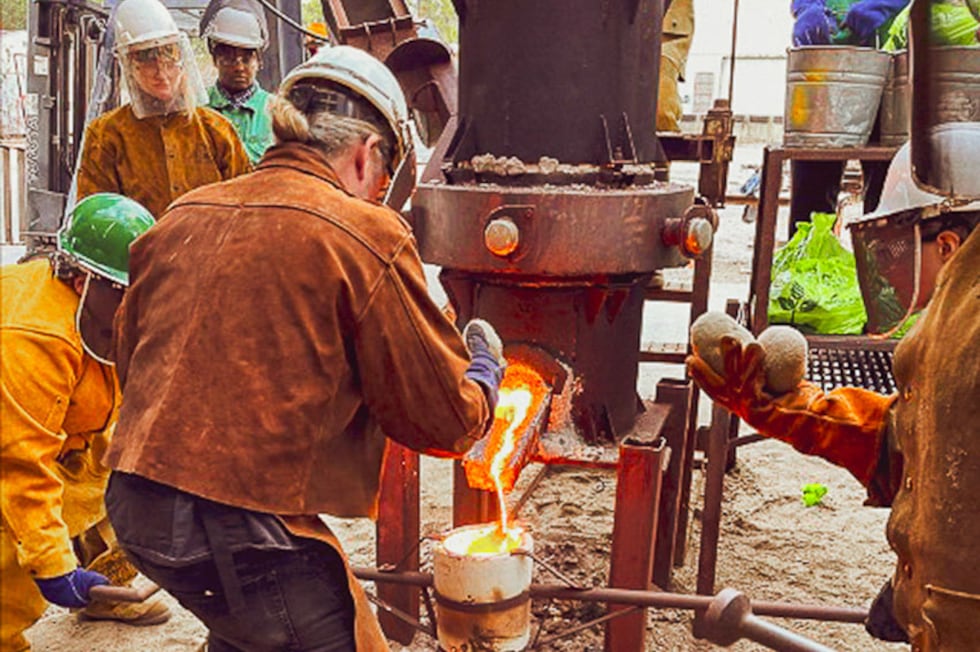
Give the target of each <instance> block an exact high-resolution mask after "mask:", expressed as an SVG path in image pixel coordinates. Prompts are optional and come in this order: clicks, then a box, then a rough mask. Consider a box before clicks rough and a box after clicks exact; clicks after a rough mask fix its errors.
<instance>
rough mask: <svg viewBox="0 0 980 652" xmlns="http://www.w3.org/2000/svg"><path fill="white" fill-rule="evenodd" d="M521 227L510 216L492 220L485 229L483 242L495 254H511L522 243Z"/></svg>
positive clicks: (501, 255)
mask: <svg viewBox="0 0 980 652" xmlns="http://www.w3.org/2000/svg"><path fill="white" fill-rule="evenodd" d="M520 239H521V234H520V229H518V228H517V225H516V224H514V222H513V221H511V219H510V218H509V217H498V218H496V219H493V220H490V222H488V223H487V227H486V228H485V229H484V230H483V243H484V244H485V245H486V246H487V249H488V250H489V251H490V253H492V254H493V255H495V256H500V257H504V256H509V255H510V254H512V253H514V251H516V250H517V247H518V245H519V244H520Z"/></svg>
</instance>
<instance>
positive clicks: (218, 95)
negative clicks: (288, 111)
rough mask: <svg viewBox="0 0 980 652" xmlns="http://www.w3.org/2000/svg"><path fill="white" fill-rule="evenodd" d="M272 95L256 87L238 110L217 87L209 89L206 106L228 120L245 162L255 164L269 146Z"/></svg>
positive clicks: (270, 138) (270, 142) (271, 137)
mask: <svg viewBox="0 0 980 652" xmlns="http://www.w3.org/2000/svg"><path fill="white" fill-rule="evenodd" d="M270 97H272V95H271V94H270V93H269V92H267V91H265V90H263V89H262V87H261V86H258V85H256V87H255V92H254V93H252V96H251V97H250V98H248V100H247V101H246V102H245V103H244V104H242V105H241V106H239V107H236V106H235V105H234V104H232V102H231V100H229V99H228V98H227V97H226V96H225V95H224V94H223V93H222V92H221V91H220V90H218V86H217V84H215V85H214V86H212V87H211V88H209V89H208V106H209V107H211V108H212V109H214V110H215V111H217V112H218V113H220V114H221V115H223V116H225V117H226V118H228V120H230V121H231V123H232V124H233V125H235V131H236V132H238V137H239V138H241V140H242V144H243V145H244V146H245V151H246V152H247V153H248V158H249V159H250V160H251V161H252V163H256V162H257V161H258V160H259V159H260V158H262V155H263V154H265V150H266V149H268V148H269V146H270V145H272V142H273V136H272V119H271V118H270V116H269V109H268V106H267V104H268V102H269V98H270Z"/></svg>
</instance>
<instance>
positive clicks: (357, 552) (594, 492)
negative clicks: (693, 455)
mask: <svg viewBox="0 0 980 652" xmlns="http://www.w3.org/2000/svg"><path fill="white" fill-rule="evenodd" d="M759 151H761V148H744V147H743V148H740V149H739V151H738V153H737V158H736V162H735V164H734V165H733V167H732V183H733V185H734V184H740V183H741V181H742V180H744V178H745V177H746V176H747V175H748V173H749V172H750V170H749V169H748V168H747V167H744V166H743V165H742V163H755V164H758V162H759V160H760V156H759ZM739 156H740V157H741V161H740V160H739ZM678 172H681V173H690V170H686V171H685V170H678ZM736 187H737V185H736ZM741 214H742V207H731V208H729V209H727V210H725V211H724V212H723V214H722V221H721V228H720V230H719V233H718V237H717V240H716V248H715V265H714V274H713V283H712V299H711V302H712V305H713V306H714V307H721V306H723V305H724V302H725V299H727V298H729V297H734V298H741V299H744V298H745V296H746V295H747V287H748V272H749V264H750V261H751V252H752V241H753V237H754V227H753V226H752V225H748V224H745V223H743V222H742V220H741ZM685 274H689V270H670V271H669V272H668V273H667V277H668V279H672V278H681V277H683V276H684V275H685ZM437 294H438V293H437ZM685 324H686V316H685V307H683V306H670V305H659V304H658V305H652V306H649V307H648V308H647V312H646V315H645V323H644V340H664V341H670V340H677V339H679V338H680V337H682V336H683V334H684V330H685V328H686V326H685ZM681 374H682V370H681V368H680V367H677V366H670V365H644V366H643V368H642V369H641V377H640V384H639V386H640V392H641V395H643V396H644V397H650V396H651V395H652V392H653V387H654V385H655V383H656V380H657V379H658V378H659V377H662V376H670V377H678V376H680V375H681ZM702 403H706V401H702ZM702 413H706V408H705V406H704V405H702ZM706 420H707V419H706V416H702V422H705V421H706ZM534 471H535V469H534V468H533V467H531V468H529V469H528V470H527V471H526V472H525V473H524V475H523V476H522V483H526V482H527V481H528V479H529V478H531V477H532V476H533V475H534ZM810 482H819V483H822V484H824V485H826V486H827V487H828V489H829V491H828V493H827V495H826V496H825V497H824V499H823V501H822V503H821V504H819V505H818V506H816V507H812V508H807V507H805V506H804V505H803V503H802V501H801V499H800V491H801V487H802V486H803V485H804V484H806V483H810ZM702 484H703V476H702V474H701V472H700V471H695V474H694V487H693V491H692V518H691V527H690V531H689V536H688V541H689V546H688V554H687V558H686V560H685V561H686V563H685V565H684V567H683V568H680V569H678V570H677V572H676V574H675V584H676V586H675V590H677V591H681V592H690V593H693V591H694V586H695V580H696V566H697V547H698V540H699V533H700V521H699V517H700V506H701V501H702V495H703V490H702ZM520 488H521V484H519V485H518V490H520ZM422 492H423V498H422V504H423V505H422V518H423V531H424V532H433V533H434V532H439V531H443V530H444V529H446V528H447V527H448V526H449V524H450V522H451V503H450V501H451V468H450V466H449V464H448V463H447V462H445V461H442V460H434V459H428V458H426V459H424V460H423V465H422ZM515 495H517V494H515ZM614 497H615V476H614V474H612V473H611V472H608V473H607V472H599V471H588V470H581V469H551V470H550V472H549V474H548V475H547V477H546V478H545V479H544V481H543V482H542V483H541V484H540V485H539V486H538V488H537V490H536V491H535V492H534V493H533V495H532V496H531V498H530V500H529V501H528V503H527V505H526V506H525V508H524V511H523V513H522V518H523V519H524V520H525V521H526V523H527V525H528V527H529V528H530V529H531V531H532V532H533V533H534V536H535V539H536V542H537V544H536V547H537V551H538V553H539V554H540V555H541V556H542V557H543V558H544V559H546V560H548V561H549V562H551V563H552V564H553V565H555V566H557V567H559V568H560V569H561V570H562V571H563V572H565V573H566V574H568V575H570V576H571V577H572V578H573V579H575V580H576V581H577V582H578V583H580V584H585V585H594V586H603V585H605V581H606V577H607V574H608V564H609V558H608V550H609V545H610V541H611V537H612V527H613V501H614ZM863 497H864V496H863V491H862V490H861V487H860V486H859V485H858V483H857V482H856V481H854V480H853V479H852V478H851V477H850V476H849V475H848V474H847V473H846V472H843V471H841V470H839V469H837V468H834V467H832V466H831V465H829V464H826V463H824V462H822V461H821V460H818V459H814V458H806V457H804V456H802V455H800V454H798V453H796V452H795V451H793V450H792V449H791V448H789V447H788V446H786V445H783V444H780V443H778V442H763V443H757V444H753V445H751V446H747V447H744V448H742V449H739V454H738V463H737V465H736V467H735V469H734V470H733V471H732V472H731V473H730V474H729V476H728V477H727V478H726V484H725V501H724V513H723V519H722V528H723V530H722V535H721V543H720V545H719V560H718V572H717V582H716V586H717V587H718V588H721V587H734V588H736V589H739V590H741V591H743V592H744V593H746V594H747V595H749V596H750V597H754V598H757V599H765V600H782V601H788V602H806V603H819V604H826V605H839V606H843V605H847V606H866V605H867V604H868V603H869V602H870V600H871V599H872V598H873V596H874V595H875V593H876V592H877V589H878V587H879V586H880V584H881V583H882V582H883V581H884V580H885V579H886V578H887V577H888V576H889V574H890V572H891V567H892V563H893V557H892V555H891V553H890V551H889V549H888V546H887V544H886V542H885V537H884V529H885V520H886V518H887V510H881V509H871V508H866V507H862V505H861V502H862V500H863ZM330 523H331V526H332V527H333V528H334V529H335V531H336V532H337V534H338V536H339V537H340V538H341V540H342V541H343V543H344V545H345V548H346V549H347V551H348V553H349V554H350V556H351V558H352V560H353V562H354V563H355V564H357V565H373V563H374V524H373V523H370V522H368V521H366V520H353V521H339V520H331V521H330ZM422 550H423V563H426V562H427V561H428V559H429V550H428V549H427V548H426V547H425V546H423V548H422ZM535 581H537V582H550V581H553V579H552V578H551V577H550V576H548V575H547V574H544V573H541V572H540V571H538V574H536V576H535ZM367 588H368V590H369V591H371V590H373V587H371V586H368V587H367ZM165 599H166V600H168V602H169V603H170V605H171V607H172V608H173V610H174V618H173V619H172V620H171V621H170V622H169V623H167V624H165V625H162V626H156V627H150V628H145V629H137V628H132V627H127V626H123V625H118V624H115V623H105V622H102V623H83V622H78V621H77V620H76V618H75V617H74V616H73V615H72V614H69V613H67V612H66V611H65V610H62V609H59V608H55V607H52V608H51V609H49V611H48V612H47V613H46V614H45V616H44V618H43V619H42V620H41V621H40V622H38V623H37V624H36V625H35V626H34V627H33V628H32V629H31V630H30V632H29V637H30V638H31V640H32V642H33V644H34V649H35V650H40V651H50V652H62V651H65V652H68V651H72V652H74V651H79V650H83V651H88V650H99V651H106V652H112V651H127V652H134V651H143V650H147V651H173V652H182V651H193V650H197V649H199V648H200V646H201V644H202V642H203V640H204V636H205V631H204V629H203V627H202V626H201V625H200V623H199V622H198V621H197V620H196V619H195V618H194V617H193V616H191V615H190V614H189V613H187V612H186V611H183V610H182V609H180V607H179V606H178V605H176V604H175V603H174V601H173V599H172V598H170V597H169V596H165ZM601 613H602V607H601V606H597V605H585V604H579V603H557V602H545V601H541V602H536V603H535V604H534V615H535V621H534V623H533V625H532V626H533V627H534V628H535V630H537V629H538V628H541V629H542V634H541V636H542V638H544V637H546V636H549V635H551V634H554V633H556V632H560V631H562V630H565V629H568V628H569V627H571V626H573V625H574V624H576V623H578V622H581V621H584V620H588V619H590V618H593V617H595V616H596V615H599V614H601ZM777 622H779V623H780V624H782V625H784V626H786V627H789V628H791V629H793V630H794V631H797V632H799V633H802V634H804V635H806V636H808V637H811V638H813V639H815V640H817V641H819V642H821V643H823V644H824V645H827V646H829V647H832V648H835V649H840V650H854V651H857V650H861V651H864V650H893V649H894V650H898V649H904V648H903V646H896V645H886V644H880V643H876V642H874V641H873V640H872V639H870V638H869V637H868V636H867V634H866V633H865V632H864V630H863V628H862V627H861V626H860V625H850V624H832V623H823V622H807V621H786V620H783V621H777ZM690 632H691V616H690V613H689V612H684V611H674V610H660V611H651V612H650V613H649V618H648V633H647V646H646V647H647V649H648V650H707V649H713V646H712V645H710V644H708V643H705V642H703V641H698V640H696V639H694V638H693V636H692V635H691V633H690ZM601 647H602V632H601V629H600V628H598V627H597V628H593V629H592V630H588V631H585V632H582V633H579V634H577V635H575V636H574V637H572V638H570V639H567V640H563V641H560V642H558V643H556V644H554V645H553V646H551V647H549V648H548V649H552V650H566V651H573V650H574V651H586V650H599V649H601ZM393 649H394V650H395V651H396V652H416V651H423V650H433V649H435V644H434V642H433V641H432V640H430V639H428V638H427V637H425V636H424V635H422V634H420V635H418V636H417V637H416V639H415V641H414V642H413V644H412V645H411V646H409V647H402V646H400V645H398V644H395V645H393ZM733 649H736V650H754V649H760V648H759V646H757V645H754V644H750V643H747V642H744V641H743V642H739V643H736V644H735V645H734V646H733Z"/></svg>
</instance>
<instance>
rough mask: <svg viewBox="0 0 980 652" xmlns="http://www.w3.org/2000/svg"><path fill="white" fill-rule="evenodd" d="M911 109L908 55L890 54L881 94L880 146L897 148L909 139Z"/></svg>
mask: <svg viewBox="0 0 980 652" xmlns="http://www.w3.org/2000/svg"><path fill="white" fill-rule="evenodd" d="M911 108H912V86H911V85H910V84H909V53H908V50H901V51H899V52H895V53H893V54H892V60H891V65H890V67H889V70H888V79H887V80H885V89H884V90H883V91H882V93H881V110H880V112H879V118H880V121H879V123H880V128H881V135H880V140H881V144H882V145H888V146H894V147H897V146H899V145H902V144H903V143H905V142H906V141H907V140H908V139H909V115H910V113H911Z"/></svg>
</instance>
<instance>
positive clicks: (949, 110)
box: [933, 46, 980, 124]
mask: <svg viewBox="0 0 980 652" xmlns="http://www.w3.org/2000/svg"><path fill="white" fill-rule="evenodd" d="M933 57H934V59H933V63H934V70H935V73H934V74H935V77H934V78H933V79H934V82H935V84H936V93H935V96H936V98H937V103H936V123H937V124H941V123H944V122H980V46H950V47H939V48H935V49H934V50H933Z"/></svg>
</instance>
